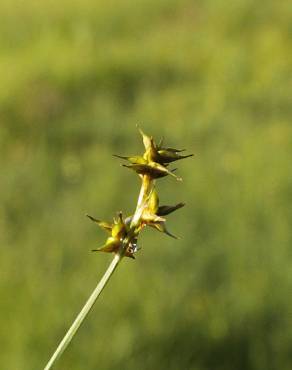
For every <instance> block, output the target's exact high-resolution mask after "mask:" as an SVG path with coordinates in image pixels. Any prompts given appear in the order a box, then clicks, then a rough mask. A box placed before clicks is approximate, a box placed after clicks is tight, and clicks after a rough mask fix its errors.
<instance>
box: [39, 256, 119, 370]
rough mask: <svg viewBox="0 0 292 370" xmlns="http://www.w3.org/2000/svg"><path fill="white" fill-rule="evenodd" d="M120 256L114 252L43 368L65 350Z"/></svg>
mask: <svg viewBox="0 0 292 370" xmlns="http://www.w3.org/2000/svg"><path fill="white" fill-rule="evenodd" d="M121 259H122V257H121V255H120V254H115V256H114V258H113V260H112V262H111V264H110V265H109V267H108V269H107V270H106V272H105V274H104V275H103V277H102V278H101V280H100V281H99V283H98V284H97V286H96V288H95V289H94V291H93V292H92V294H91V296H90V297H89V298H88V300H87V302H86V303H85V305H84V306H83V308H82V310H81V311H80V313H79V314H78V316H77V317H76V319H75V321H74V322H73V324H72V325H71V327H70V329H69V330H68V331H67V333H66V335H65V336H64V338H63V339H62V341H61V342H60V344H59V346H58V347H57V349H56V351H55V353H54V354H53V356H52V357H51V359H50V361H49V362H48V363H47V365H46V367H45V368H44V370H49V369H51V368H52V366H53V365H54V363H55V362H56V360H57V359H58V358H59V357H60V356H61V355H62V353H63V352H64V351H65V349H66V348H67V346H68V345H69V343H70V342H71V340H72V338H73V337H74V335H75V333H76V332H77V330H78V329H79V327H80V325H81V324H82V323H83V321H84V319H85V318H86V316H87V315H88V313H89V312H90V310H91V309H92V307H93V305H94V303H95V302H96V300H97V298H98V297H99V295H100V293H101V292H102V290H103V288H104V287H105V286H106V284H107V282H108V281H109V279H110V277H111V276H112V274H113V272H114V271H115V269H116V268H117V266H118V264H119V263H120V261H121Z"/></svg>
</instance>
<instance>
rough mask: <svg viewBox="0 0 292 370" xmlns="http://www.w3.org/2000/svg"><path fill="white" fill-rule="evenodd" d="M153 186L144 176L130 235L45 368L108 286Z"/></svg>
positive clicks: (49, 365) (69, 340)
mask: <svg viewBox="0 0 292 370" xmlns="http://www.w3.org/2000/svg"><path fill="white" fill-rule="evenodd" d="M152 188H153V181H152V180H151V179H150V178H149V177H148V176H147V175H144V176H143V178H142V186H141V190H140V194H139V198H138V202H137V207H136V210H135V213H134V216H133V219H132V222H131V225H130V230H129V236H127V237H126V238H125V239H124V240H123V244H122V247H121V249H120V251H119V253H116V254H115V256H114V258H113V260H112V262H111V264H110V265H109V267H108V269H107V270H106V272H105V274H104V275H103V277H102V278H101V280H100V281H99V283H98V284H97V286H96V288H95V289H94V291H93V292H92V294H91V296H90V297H89V298H88V300H87V302H86V303H85V305H84V307H83V308H82V310H81V311H80V313H79V314H78V316H77V317H76V319H75V321H74V322H73V324H72V325H71V327H70V328H69V330H68V331H67V333H66V334H65V336H64V338H63V339H62V341H61V342H60V344H59V346H58V347H57V349H56V351H55V352H54V354H53V356H52V357H51V359H50V360H49V362H48V363H47V365H46V366H45V368H44V370H49V369H51V368H52V366H53V365H54V364H55V362H56V361H57V359H58V358H59V357H60V356H61V355H62V353H63V352H64V351H65V349H66V348H67V346H68V345H69V343H70V342H71V340H72V339H73V337H74V335H75V334H76V332H77V330H78V329H79V327H80V326H81V324H82V323H83V321H84V320H85V318H86V316H87V315H88V313H89V312H90V310H91V309H92V307H93V305H94V303H95V302H96V300H97V298H98V297H99V295H100V293H101V292H102V290H103V289H104V287H105V286H106V284H107V282H108V281H109V279H110V277H111V276H112V274H113V272H114V271H115V269H116V268H117V266H118V264H119V263H120V261H121V260H122V258H123V256H124V253H125V251H126V248H127V246H128V244H129V242H130V241H131V237H132V236H133V235H134V233H135V229H136V227H137V225H138V224H139V221H140V218H141V215H142V212H143V209H144V207H145V202H146V201H147V197H148V195H149V194H150V192H151V190H152Z"/></svg>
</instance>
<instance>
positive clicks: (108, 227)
mask: <svg viewBox="0 0 292 370" xmlns="http://www.w3.org/2000/svg"><path fill="white" fill-rule="evenodd" d="M87 217H88V218H90V220H92V221H93V222H95V223H96V224H97V225H98V226H100V227H101V228H102V229H104V230H105V231H107V232H109V233H110V234H111V235H110V236H109V237H108V238H107V240H106V242H105V244H104V245H102V246H101V247H99V248H97V249H93V251H94V252H106V253H117V252H119V250H120V248H121V247H122V244H123V241H124V239H125V237H126V236H127V232H128V226H127V225H126V224H125V222H124V220H123V216H122V212H119V214H118V218H117V219H115V218H114V222H113V223H109V222H106V221H100V220H98V219H96V218H94V217H92V216H89V215H87ZM136 251H137V247H136V245H134V244H133V242H130V243H129V246H128V247H127V249H126V251H125V256H126V257H130V258H135V257H134V253H135V252H136Z"/></svg>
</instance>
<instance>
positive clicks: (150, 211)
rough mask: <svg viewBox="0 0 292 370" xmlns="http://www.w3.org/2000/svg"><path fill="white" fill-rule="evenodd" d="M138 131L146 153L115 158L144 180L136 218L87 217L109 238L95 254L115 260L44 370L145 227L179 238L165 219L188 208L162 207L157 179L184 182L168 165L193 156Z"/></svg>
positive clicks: (130, 253) (131, 254)
mask: <svg viewBox="0 0 292 370" xmlns="http://www.w3.org/2000/svg"><path fill="white" fill-rule="evenodd" d="M139 131H140V134H141V136H142V139H143V144H144V147H145V151H144V153H143V154H142V155H135V156H120V155H115V157H118V158H120V159H122V160H124V161H127V162H126V163H127V164H123V166H124V167H126V168H129V169H132V170H133V171H135V172H136V173H137V174H138V175H139V177H140V178H141V181H142V184H141V190H140V194H139V197H138V202H137V206H136V210H135V212H134V214H133V215H131V216H128V217H126V218H124V216H123V214H122V212H119V213H118V214H117V216H116V217H114V219H113V221H112V222H107V221H101V220H99V219H96V218H94V217H92V216H90V215H87V217H88V218H89V219H90V220H91V221H93V222H94V223H95V224H96V225H98V226H99V227H100V228H102V229H103V230H104V231H105V232H106V233H107V234H108V237H107V239H106V242H105V244H104V245H102V246H101V247H99V248H97V249H93V251H94V252H106V253H113V255H114V257H113V260H112V262H111V263H110V265H109V267H108V269H107V270H106V272H105V273H104V275H103V277H102V278H101V280H100V281H99V283H98V284H97V286H96V288H95V289H94V291H93V292H92V294H91V295H90V297H89V298H88V300H87V302H86V304H85V305H84V307H83V308H82V310H81V311H80V313H79V314H78V315H77V317H76V319H75V321H74V322H73V324H72V325H71V327H70V328H69V330H68V331H67V333H66V334H65V336H64V338H63V339H62V341H61V342H60V344H59V345H58V347H57V349H56V351H55V352H54V354H53V355H52V357H51V358H50V360H49V362H48V363H47V365H46V366H45V368H44V370H49V369H51V368H52V367H53V365H54V364H55V362H56V361H57V359H58V358H59V357H60V356H61V355H62V353H63V352H64V351H65V349H66V348H67V347H68V345H69V343H70V342H71V340H72V338H73V337H74V335H75V334H76V332H77V330H78V329H79V327H80V325H81V324H82V323H83V321H84V320H85V318H86V316H87V315H88V313H89V312H90V310H91V309H92V307H93V305H94V303H95V302H96V300H97V298H98V297H99V295H100V294H101V292H102V291H103V289H104V287H105V286H106V284H107V282H108V281H109V279H110V277H111V276H112V274H113V272H114V271H115V269H116V268H117V266H118V265H119V263H120V262H121V260H122V259H123V258H124V257H129V258H132V259H135V254H136V252H137V251H138V249H139V248H138V237H139V234H140V232H141V231H142V230H143V229H144V228H145V227H147V226H148V227H151V228H153V229H156V230H157V231H160V232H162V233H165V234H167V235H169V236H171V237H172V238H175V239H176V236H174V235H173V234H171V233H170V232H169V231H168V230H167V228H166V218H165V216H167V215H169V214H170V213H172V212H174V211H176V210H178V209H179V208H181V207H183V206H184V205H185V204H184V203H178V204H175V205H173V206H161V205H160V204H159V198H158V194H157V191H156V186H155V183H156V180H157V179H160V178H163V177H166V176H171V177H173V178H175V179H176V180H177V181H182V179H181V178H180V177H178V176H177V175H176V174H175V170H176V169H170V168H169V165H170V164H171V163H172V162H175V161H177V160H180V159H184V158H188V157H190V156H192V155H193V154H189V155H184V154H182V152H184V149H175V148H169V147H165V146H164V145H163V140H161V141H160V142H159V143H156V142H155V141H154V139H153V137H150V136H148V135H146V134H145V133H144V132H143V131H142V130H141V129H139Z"/></svg>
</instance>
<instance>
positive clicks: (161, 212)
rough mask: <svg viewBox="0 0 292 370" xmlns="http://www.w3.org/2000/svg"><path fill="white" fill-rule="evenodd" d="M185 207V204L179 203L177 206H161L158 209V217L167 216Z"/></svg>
mask: <svg viewBox="0 0 292 370" xmlns="http://www.w3.org/2000/svg"><path fill="white" fill-rule="evenodd" d="M184 206H185V203H178V204H176V205H175V206H161V207H158V210H157V215H158V216H166V215H169V214H170V213H172V212H174V211H176V210H177V209H180V208H182V207H184Z"/></svg>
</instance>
